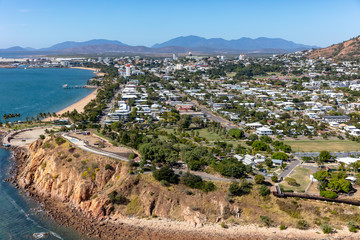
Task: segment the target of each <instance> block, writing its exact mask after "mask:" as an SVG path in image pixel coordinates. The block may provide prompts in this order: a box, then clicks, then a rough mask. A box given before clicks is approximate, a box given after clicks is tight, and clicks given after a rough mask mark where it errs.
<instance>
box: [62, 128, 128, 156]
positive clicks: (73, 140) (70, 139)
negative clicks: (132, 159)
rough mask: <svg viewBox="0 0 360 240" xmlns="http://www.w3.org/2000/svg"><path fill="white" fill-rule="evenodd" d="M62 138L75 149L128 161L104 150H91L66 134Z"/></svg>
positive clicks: (85, 144)
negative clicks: (74, 146)
mask: <svg viewBox="0 0 360 240" xmlns="http://www.w3.org/2000/svg"><path fill="white" fill-rule="evenodd" d="M62 136H63V137H64V138H66V139H67V140H68V141H70V142H71V143H73V144H74V145H76V147H78V148H80V149H82V150H85V151H88V152H92V153H95V154H99V155H102V156H105V157H110V158H115V159H118V160H122V161H129V159H128V158H126V157H123V156H120V155H118V154H116V153H112V152H107V151H104V150H100V149H97V148H93V147H91V146H89V145H88V144H87V143H86V142H84V141H83V140H80V139H77V138H74V137H70V136H68V135H67V134H63V135H62Z"/></svg>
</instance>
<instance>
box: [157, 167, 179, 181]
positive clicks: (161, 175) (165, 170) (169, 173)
mask: <svg viewBox="0 0 360 240" xmlns="http://www.w3.org/2000/svg"><path fill="white" fill-rule="evenodd" d="M153 177H154V178H155V179H156V180H158V181H161V180H165V181H167V182H169V183H175V184H177V183H179V177H178V175H176V174H175V173H174V171H173V170H172V169H171V168H170V167H162V168H160V169H157V170H155V171H154V172H153Z"/></svg>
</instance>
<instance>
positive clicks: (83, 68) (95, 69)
mask: <svg viewBox="0 0 360 240" xmlns="http://www.w3.org/2000/svg"><path fill="white" fill-rule="evenodd" d="M70 69H82V70H88V71H93V73H94V74H95V75H96V76H98V77H102V76H104V75H105V74H104V73H102V72H100V69H99V68H88V67H70Z"/></svg>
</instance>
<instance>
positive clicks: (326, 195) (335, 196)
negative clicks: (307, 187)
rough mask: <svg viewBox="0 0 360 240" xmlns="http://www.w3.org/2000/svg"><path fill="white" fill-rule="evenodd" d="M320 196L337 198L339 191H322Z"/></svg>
mask: <svg viewBox="0 0 360 240" xmlns="http://www.w3.org/2000/svg"><path fill="white" fill-rule="evenodd" d="M320 196H322V197H325V198H330V199H335V198H337V197H338V195H337V193H336V192H333V191H320Z"/></svg>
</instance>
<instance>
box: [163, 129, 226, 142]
mask: <svg viewBox="0 0 360 240" xmlns="http://www.w3.org/2000/svg"><path fill="white" fill-rule="evenodd" d="M161 130H164V131H166V132H167V133H174V130H176V129H175V128H162V129H161ZM194 131H195V132H199V137H203V138H206V139H207V140H208V141H209V142H211V141H218V140H219V141H224V140H225V139H224V137H223V136H220V135H219V134H216V133H212V132H208V131H207V129H206V128H202V129H194ZM186 132H187V133H189V134H190V133H191V130H187V131H186Z"/></svg>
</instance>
